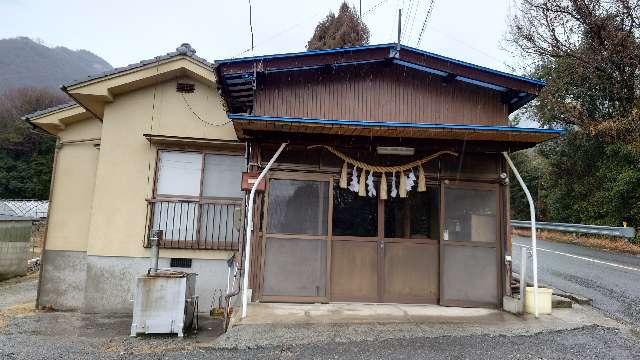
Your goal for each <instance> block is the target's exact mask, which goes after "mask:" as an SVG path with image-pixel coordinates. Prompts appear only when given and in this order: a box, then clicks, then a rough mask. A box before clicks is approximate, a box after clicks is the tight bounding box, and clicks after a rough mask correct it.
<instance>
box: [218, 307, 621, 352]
mask: <svg viewBox="0 0 640 360" xmlns="http://www.w3.org/2000/svg"><path fill="white" fill-rule="evenodd" d="M239 313H240V312H239V311H238V312H237V314H239ZM238 318H239V316H238V315H237V317H236V319H234V322H233V323H232V327H231V329H230V330H229V331H228V332H227V333H226V334H224V335H223V336H221V337H220V338H219V339H218V340H216V341H215V342H214V344H213V345H214V346H215V347H217V348H254V347H262V346H274V345H303V344H311V343H326V342H354V341H362V340H367V341H381V340H389V339H408V338H430V337H442V336H445V337H449V336H469V335H490V336H516V335H518V336H522V335H524V336H527V335H535V334H538V333H543V332H554V331H565V330H571V329H579V328H583V327H589V326H594V325H597V326H601V327H608V328H612V329H622V328H623V326H622V325H621V324H619V323H618V322H616V321H614V320H612V319H609V318H607V317H605V316H604V315H602V314H601V313H600V312H598V311H596V310H594V309H593V308H591V307H590V306H582V305H578V304H574V306H573V308H569V309H554V311H553V314H552V315H541V316H540V317H539V318H538V319H536V318H535V317H534V316H531V315H526V316H516V315H512V314H509V313H506V312H504V311H499V310H495V309H481V308H457V307H441V306H437V305H401V304H356V303H342V304H341V303H336V304H278V303H271V304H269V303H258V304H250V306H249V309H248V316H247V317H246V318H245V319H242V320H239V319H238Z"/></svg>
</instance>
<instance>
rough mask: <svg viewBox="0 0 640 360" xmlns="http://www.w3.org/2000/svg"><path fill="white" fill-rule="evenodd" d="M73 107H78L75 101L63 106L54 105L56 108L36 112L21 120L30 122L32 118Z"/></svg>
mask: <svg viewBox="0 0 640 360" xmlns="http://www.w3.org/2000/svg"><path fill="white" fill-rule="evenodd" d="M75 105H78V104H77V103H76V102H75V101H70V102H68V103H64V104H61V105H56V106H53V107H50V108H47V109H44V110H40V111H36V112H34V113H31V114H28V115H25V116H23V117H22V118H23V119H25V120H31V119H33V118H37V117H38V116H41V115H46V114H49V113H52V112H55V111H58V110H62V109H66V108H69V107H73V106H75Z"/></svg>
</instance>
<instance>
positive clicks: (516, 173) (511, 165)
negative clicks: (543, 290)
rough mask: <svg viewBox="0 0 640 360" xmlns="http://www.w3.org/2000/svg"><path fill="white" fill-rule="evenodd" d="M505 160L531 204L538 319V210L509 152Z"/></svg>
mask: <svg viewBox="0 0 640 360" xmlns="http://www.w3.org/2000/svg"><path fill="white" fill-rule="evenodd" d="M502 155H504V158H505V159H506V160H507V163H508V164H509V167H510V168H511V170H513V174H514V175H515V176H516V179H518V182H519V183H520V186H521V187H522V190H523V191H524V194H525V195H526V196H527V201H528V202H529V212H530V213H531V255H532V258H533V307H534V308H535V316H536V318H537V317H538V255H537V251H536V250H537V248H538V246H537V244H536V208H535V206H534V205H533V198H532V197H531V193H530V192H529V189H528V188H527V185H526V184H525V183H524V181H523V180H522V177H521V176H520V173H519V172H518V169H516V166H515V165H513V162H512V161H511V158H510V157H509V154H507V152H506V151H505V152H503V153H502ZM520 281H526V280H525V279H520ZM520 296H524V294H520Z"/></svg>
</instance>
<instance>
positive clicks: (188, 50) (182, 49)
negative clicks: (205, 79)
mask: <svg viewBox="0 0 640 360" xmlns="http://www.w3.org/2000/svg"><path fill="white" fill-rule="evenodd" d="M176 56H186V57H189V58H191V59H193V60H195V61H197V62H199V63H200V64H202V65H204V66H206V67H210V68H211V69H212V70H213V68H214V67H215V65H214V64H213V63H210V62H209V61H207V60H205V59H203V58H201V57H199V56H196V50H195V49H194V48H192V47H191V45H189V44H188V43H183V44H182V45H180V46H178V47H177V48H176V51H172V52H170V53H167V54H165V55H160V56H156V57H154V58H153V59H148V60H142V61H140V62H137V63H135V64H130V65H127V66H123V67H119V68H114V69H112V70H109V71H105V72H103V73H99V74H94V75H89V76H87V77H85V78H83V79H78V80H74V81H71V82H68V83H66V84H64V85H63V86H62V87H63V88H65V87H70V86H74V85H78V84H81V83H83V82H86V81H91V80H95V79H100V78H103V77H106V76H110V75H114V74H118V73H121V72H125V71H129V70H133V69H137V68H141V67H143V66H147V65H150V64H154V63H157V62H160V61H163V60H168V59H171V58H173V57H176Z"/></svg>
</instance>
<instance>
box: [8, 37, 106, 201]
mask: <svg viewBox="0 0 640 360" xmlns="http://www.w3.org/2000/svg"><path fill="white" fill-rule="evenodd" d="M111 68H112V67H111V65H109V63H107V62H106V61H104V60H103V59H102V58H100V57H98V56H97V55H95V54H93V53H91V52H89V51H86V50H69V49H67V48H64V47H54V48H49V47H46V46H44V45H41V44H38V43H37V42H35V41H33V40H31V39H28V38H24V37H21V38H14V39H0V199H47V198H48V196H49V183H50V180H51V165H52V161H53V152H54V146H55V138H54V137H53V136H51V135H46V134H42V133H40V132H36V131H35V130H34V129H32V127H31V126H30V125H29V124H28V123H26V122H25V121H24V120H22V119H21V117H22V116H24V115H26V114H29V113H32V112H35V111H38V110H43V109H46V108H48V107H51V106H55V105H59V104H62V103H65V102H68V101H70V99H69V98H68V97H67V96H66V95H65V94H64V93H63V92H62V91H61V90H60V89H59V86H60V85H62V84H64V83H66V82H69V81H72V80H75V79H82V78H83V77H86V76H87V75H91V74H96V73H101V72H104V71H107V70H110V69H111Z"/></svg>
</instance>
